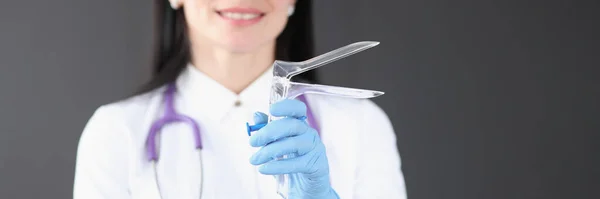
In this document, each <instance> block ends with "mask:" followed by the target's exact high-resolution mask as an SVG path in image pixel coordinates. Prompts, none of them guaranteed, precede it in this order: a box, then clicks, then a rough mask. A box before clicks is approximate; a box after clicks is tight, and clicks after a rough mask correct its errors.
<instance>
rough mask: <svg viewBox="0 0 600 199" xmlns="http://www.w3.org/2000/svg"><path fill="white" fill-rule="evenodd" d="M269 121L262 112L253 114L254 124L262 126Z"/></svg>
mask: <svg viewBox="0 0 600 199" xmlns="http://www.w3.org/2000/svg"><path fill="white" fill-rule="evenodd" d="M268 120H269V116H268V115H267V114H264V113H262V112H254V124H262V123H267V122H268Z"/></svg>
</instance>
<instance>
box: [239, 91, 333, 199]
mask: <svg viewBox="0 0 600 199" xmlns="http://www.w3.org/2000/svg"><path fill="white" fill-rule="evenodd" d="M270 112H271V115H273V116H276V117H285V118H282V119H278V120H274V121H271V122H270V123H268V124H266V125H265V126H264V127H262V128H261V129H260V130H258V131H257V132H255V133H254V134H253V135H252V136H251V137H250V145H252V146H253V147H262V148H261V149H260V150H259V151H258V152H256V153H255V154H254V155H253V156H252V158H250V163H251V164H253V165H261V166H260V167H259V172H261V173H262V174H266V175H279V174H290V176H289V179H290V182H289V183H290V184H289V188H290V192H289V198H290V199H296V198H298V199H300V198H301V199H305V198H306V199H308V198H310V199H312V198H319V199H328V198H335V199H337V198H339V196H338V195H337V193H336V192H335V191H334V190H333V188H332V187H331V185H330V183H329V164H328V162H327V155H326V153H325V146H324V145H323V143H322V142H321V139H320V138H319V135H318V133H317V131H316V130H315V129H313V128H311V127H310V126H309V125H308V124H307V123H306V121H304V119H305V118H306V105H305V104H304V103H302V102H301V101H298V100H282V101H280V102H277V103H275V104H273V105H272V106H271V108H270ZM267 121H268V116H267V115H266V114H264V113H260V112H257V113H255V114H254V123H255V124H264V123H267ZM288 154H293V156H292V157H291V158H286V159H282V160H277V159H276V158H277V157H281V156H283V155H288Z"/></svg>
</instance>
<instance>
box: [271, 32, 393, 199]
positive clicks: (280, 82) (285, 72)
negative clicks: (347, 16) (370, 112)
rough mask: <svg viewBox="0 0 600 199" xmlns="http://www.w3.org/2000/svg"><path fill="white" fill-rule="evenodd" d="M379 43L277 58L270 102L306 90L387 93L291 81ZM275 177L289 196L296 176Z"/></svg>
mask: <svg viewBox="0 0 600 199" xmlns="http://www.w3.org/2000/svg"><path fill="white" fill-rule="evenodd" d="M378 44H379V42H374V41H363V42H356V43H352V44H350V45H347V46H344V47H341V48H338V49H336V50H333V51H330V52H328V53H325V54H322V55H320V56H317V57H314V58H312V59H309V60H306V61H302V62H286V61H279V60H277V61H275V63H273V79H272V82H271V84H272V85H271V97H270V100H269V105H271V104H273V103H275V102H278V101H280V100H283V99H294V98H296V97H298V96H300V95H302V94H306V93H311V94H320V95H330V96H336V97H347V98H372V97H377V96H379V95H383V94H384V93H383V92H381V91H373V90H364V89H356V88H346V87H338V86H328V85H318V84H307V83H300V82H293V81H291V78H292V77H293V76H295V75H298V74H301V73H303V72H306V71H309V70H312V69H315V68H318V67H320V66H323V65H326V64H328V63H331V62H334V61H337V60H339V59H342V58H344V57H347V56H350V55H352V54H355V53H358V52H360V51H363V50H366V49H369V48H372V47H374V46H377V45H378ZM274 119H276V118H275V117H273V116H269V121H272V120H274ZM289 157H293V155H286V156H283V157H281V158H289ZM291 175H296V174H291ZM275 179H276V180H277V193H278V194H279V195H280V196H281V197H282V198H288V193H289V181H290V179H292V180H293V179H295V176H289V175H278V176H275Z"/></svg>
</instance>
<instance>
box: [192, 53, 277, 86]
mask: <svg viewBox="0 0 600 199" xmlns="http://www.w3.org/2000/svg"><path fill="white" fill-rule="evenodd" d="M192 46H193V48H192V64H193V65H194V66H195V67H196V68H198V70H200V71H202V72H203V73H205V74H206V75H207V76H209V77H210V78H212V79H214V80H215V81H217V82H219V83H220V84H221V85H223V86H224V87H226V88H227V89H229V90H231V91H232V92H234V93H236V94H239V93H241V92H242V91H243V90H244V89H245V88H246V87H248V86H249V85H250V84H251V83H252V82H253V81H254V80H256V79H257V78H258V77H259V76H260V75H262V74H263V73H264V72H265V71H266V70H267V69H268V68H269V67H270V66H271V64H272V63H273V61H274V59H275V45H274V44H272V45H265V46H263V47H261V48H260V49H258V50H257V51H254V52H251V53H235V52H231V51H228V50H226V49H223V48H219V47H216V46H214V45H203V44H196V45H192Z"/></svg>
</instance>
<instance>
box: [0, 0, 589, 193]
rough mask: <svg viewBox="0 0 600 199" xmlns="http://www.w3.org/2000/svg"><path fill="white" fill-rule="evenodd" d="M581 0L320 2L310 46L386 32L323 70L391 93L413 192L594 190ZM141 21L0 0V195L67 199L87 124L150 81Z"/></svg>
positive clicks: (132, 9)
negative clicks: (94, 114) (313, 41)
mask: <svg viewBox="0 0 600 199" xmlns="http://www.w3.org/2000/svg"><path fill="white" fill-rule="evenodd" d="M591 2H592V1H589V2H584V1H581V2H578V3H575V1H541V0H538V1H517V0H512V1H508V0H478V1H474V0H473V1H443V0H419V1H383V0H379V1H373V0H369V1H365V0H363V1H360V0H327V1H316V2H315V4H316V16H315V18H316V22H315V25H316V30H317V40H318V45H317V47H318V50H319V51H318V52H319V53H322V52H326V51H328V50H331V49H334V48H337V47H340V46H343V45H346V44H348V43H351V42H355V41H361V40H377V41H381V42H382V43H381V45H380V46H378V47H377V48H374V49H371V50H368V51H365V52H363V53H360V54H357V55H355V56H352V57H349V58H347V59H344V60H340V61H338V62H336V63H333V64H331V66H329V65H328V66H327V67H324V68H322V69H318V70H319V71H320V72H321V77H322V78H323V79H324V81H325V83H327V84H333V85H345V86H353V87H362V88H370V89H377V90H383V91H386V93H387V94H386V95H384V96H382V97H379V98H376V99H375V101H376V102H377V103H378V104H379V105H381V106H382V107H383V108H384V109H385V110H386V111H387V113H388V114H389V116H390V118H391V119H392V120H393V122H394V127H395V129H396V130H397V134H398V148H399V150H400V152H401V154H402V158H403V159H402V160H403V170H404V172H405V175H406V182H407V188H408V195H409V198H410V199H441V198H444V199H482V198H486V199H496V198H497V199H505V198H544V199H552V198H556V199H558V198H561V199H562V198H600V193H599V192H600V191H599V189H598V188H599V187H600V169H599V166H600V161H599V158H598V156H599V155H598V152H599V145H598V144H597V143H598V140H599V139H598V138H599V136H598V132H599V129H600V128H599V127H600V122H598V113H599V111H598V109H599V108H598V107H599V106H598V105H597V102H598V101H599V93H600V89H599V86H600V83H599V81H598V77H599V73H598V72H599V71H598V69H596V68H597V67H598V54H599V52H600V49H599V47H598V46H599V38H598V37H597V35H598V34H599V33H600V32H599V31H598V24H599V22H598V21H597V20H595V19H594V17H598V14H597V11H596V10H597V8H598V5H597V3H591ZM151 19H152V12H151V3H147V1H135V2H134V1H118V0H102V1H98V0H53V1H47V0H29V1H6V2H3V5H2V6H1V7H0V67H1V68H0V69H1V70H0V91H1V94H0V96H1V97H0V198H70V197H72V195H71V194H72V180H73V171H74V161H75V159H74V158H75V153H76V149H77V142H78V139H79V135H80V133H81V130H82V129H83V127H84V125H85V123H86V122H87V120H88V119H89V117H90V116H91V114H92V112H93V111H94V109H96V108H97V107H98V106H99V105H101V104H105V103H108V102H111V101H113V100H115V99H118V98H119V97H122V96H125V95H128V94H130V93H131V92H133V90H134V89H135V88H136V87H137V86H138V85H139V84H140V83H142V82H143V81H144V80H146V79H147V77H148V71H147V66H148V64H149V63H150V62H149V61H150V60H149V55H150V53H151V48H150V47H151V46H150V42H151V35H150V34H151V31H152V29H151ZM339 70H342V72H336V71H339ZM340 74H341V75H340Z"/></svg>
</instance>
